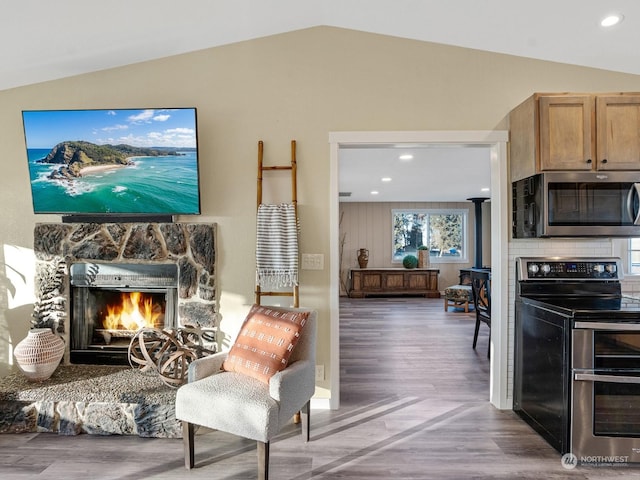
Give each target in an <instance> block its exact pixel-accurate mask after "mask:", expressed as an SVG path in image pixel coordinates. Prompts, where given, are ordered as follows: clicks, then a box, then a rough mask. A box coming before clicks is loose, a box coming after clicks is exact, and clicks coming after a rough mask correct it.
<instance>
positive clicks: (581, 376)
mask: <svg viewBox="0 0 640 480" xmlns="http://www.w3.org/2000/svg"><path fill="white" fill-rule="evenodd" d="M573 378H574V380H576V381H582V382H606V383H640V377H626V376H622V375H603V374H599V373H574V375H573Z"/></svg>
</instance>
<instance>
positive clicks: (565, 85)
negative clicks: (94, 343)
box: [0, 27, 640, 396]
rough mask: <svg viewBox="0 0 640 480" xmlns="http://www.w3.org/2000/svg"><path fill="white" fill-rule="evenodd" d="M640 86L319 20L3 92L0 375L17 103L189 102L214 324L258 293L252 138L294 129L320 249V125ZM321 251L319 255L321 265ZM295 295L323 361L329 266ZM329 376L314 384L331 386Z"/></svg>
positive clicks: (14, 317)
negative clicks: (214, 267)
mask: <svg viewBox="0 0 640 480" xmlns="http://www.w3.org/2000/svg"><path fill="white" fill-rule="evenodd" d="M629 90H635V91H638V90H640V77H639V76H634V75H624V74H617V73H612V72H606V71H600V70H594V69H587V68H580V67H574V66H568V65H562V64H555V63H550V62H542V61H534V60H528V59H524V58H517V57H511V56H506V55H498V54H492V53H486V52H480V51H476V50H470V49H463V48H456V47H448V46H442V45H437V44H431V43H424V42H419V41H413V40H405V39H400V38H393V37H385V36H379V35H374V34H367V33H361V32H355V31H349V30H342V29H337V28H328V27H317V28H311V29H308V30H302V31H297V32H292V33H287V34H282V35H276V36H272V37H267V38H262V39H256V40H252V41H248V42H243V43H238V44H234V45H228V46H223V47H219V48H212V49H208V50H203V51H199V52H195V53H191V54H185V55H179V56H175V57H168V58H164V59H160V60H157V61H151V62H145V63H140V64H135V65H130V66H127V67H122V68H116V69H111V70H106V71H100V72H96V73H93V74H87V75H81V76H77V77H73V78H67V79H62V80H57V81H51V82H46V83H42V84H38V85H32V86H27V87H22V88H16V89H11V90H5V91H1V92H0V146H1V148H2V157H3V158H2V159H3V162H2V175H1V176H0V200H1V203H0V204H1V205H2V227H3V228H2V230H1V231H0V236H1V238H0V240H1V242H2V246H3V249H2V250H1V251H2V255H3V258H2V260H3V261H4V262H5V264H6V268H5V276H4V277H3V278H2V280H3V283H2V285H3V286H4V287H5V288H3V289H2V291H1V292H0V374H1V373H4V372H6V371H8V368H9V366H10V363H11V353H10V352H11V347H12V345H13V344H15V343H17V342H18V341H19V340H20V339H21V338H22V337H23V336H24V335H25V334H26V329H27V328H28V320H29V318H28V317H29V314H30V308H31V305H30V303H29V302H30V301H32V288H33V287H32V280H31V278H32V275H33V265H32V263H33V262H31V261H29V252H30V250H31V248H32V245H33V238H32V232H33V227H34V224H35V222H36V221H47V222H48V221H57V220H58V219H59V218H58V217H55V216H42V217H36V216H34V215H33V213H32V209H31V199H30V195H29V191H28V188H29V179H28V172H27V167H26V157H25V147H24V139H23V132H22V123H21V110H23V109H47V108H50V109H63V108H116V107H122V108H142V107H154V106H156V107H168V106H195V107H197V108H198V130H199V139H200V148H201V150H200V158H201V175H202V207H203V209H202V215H201V216H200V217H195V218H183V219H180V220H185V221H201V222H216V223H218V225H219V229H218V255H219V257H218V266H219V271H218V272H219V277H218V285H219V290H220V291H221V296H220V309H221V314H222V330H223V331H224V333H225V335H226V336H227V338H228V339H231V338H233V337H234V336H235V333H236V331H237V329H238V326H239V322H240V320H241V318H242V316H243V315H244V313H245V312H246V310H247V308H248V306H249V305H250V304H251V303H252V302H253V293H252V292H253V284H254V249H255V199H256V197H255V189H256V184H255V179H256V151H257V141H258V140H259V139H262V140H264V141H265V146H266V158H267V160H270V161H277V162H283V161H284V162H287V161H288V159H289V142H290V140H291V139H296V140H297V142H298V165H299V177H298V186H299V206H300V223H301V228H302V234H301V251H302V252H305V253H324V254H325V255H328V253H329V225H328V223H329V212H328V200H329V198H328V195H329V162H328V159H329V148H328V133H329V132H331V131H344V130H372V131H384V130H492V129H495V128H498V129H505V128H506V120H505V119H506V115H507V113H508V111H509V110H510V109H511V108H513V107H514V106H515V105H517V104H519V103H520V102H521V101H522V100H524V99H525V98H526V97H528V96H529V95H530V94H531V93H532V92H535V91H629ZM326 263H327V262H325V264H326ZM300 280H301V289H300V292H301V304H303V305H305V306H309V307H314V308H317V309H318V310H319V313H320V321H319V344H318V361H319V363H323V364H325V366H326V371H327V372H329V371H330V365H329V349H330V345H329V343H330V335H329V321H330V319H329V313H328V304H329V301H328V300H329V299H328V296H329V293H328V292H329V284H330V279H329V275H328V270H327V269H325V270H323V271H302V272H301V277H300ZM328 385H329V379H328V378H327V380H326V381H325V382H320V383H319V387H320V390H319V395H320V396H323V395H324V396H327V395H329V392H328V390H327V388H328Z"/></svg>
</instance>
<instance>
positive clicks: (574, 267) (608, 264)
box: [516, 257, 622, 281]
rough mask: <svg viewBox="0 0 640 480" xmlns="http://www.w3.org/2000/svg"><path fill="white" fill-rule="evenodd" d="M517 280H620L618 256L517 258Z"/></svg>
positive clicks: (620, 272) (620, 267)
mask: <svg viewBox="0 0 640 480" xmlns="http://www.w3.org/2000/svg"><path fill="white" fill-rule="evenodd" d="M516 262H517V271H518V281H526V280H600V281H602V280H620V279H621V278H622V265H621V261H620V259H619V258H561V257H551V258H549V257H528V258H524V257H521V258H517V259H516Z"/></svg>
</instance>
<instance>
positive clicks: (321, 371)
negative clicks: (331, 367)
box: [316, 365, 324, 381]
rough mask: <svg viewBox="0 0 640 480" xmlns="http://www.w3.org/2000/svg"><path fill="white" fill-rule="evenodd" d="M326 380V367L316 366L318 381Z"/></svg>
mask: <svg viewBox="0 0 640 480" xmlns="http://www.w3.org/2000/svg"><path fill="white" fill-rule="evenodd" d="M322 380H324V365H316V381H322Z"/></svg>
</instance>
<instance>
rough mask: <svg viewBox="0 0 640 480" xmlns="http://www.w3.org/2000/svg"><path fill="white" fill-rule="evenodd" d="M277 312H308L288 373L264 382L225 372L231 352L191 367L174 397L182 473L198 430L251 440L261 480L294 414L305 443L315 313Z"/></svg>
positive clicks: (189, 460)
mask: <svg viewBox="0 0 640 480" xmlns="http://www.w3.org/2000/svg"><path fill="white" fill-rule="evenodd" d="M278 309H279V310H281V311H285V312H287V311H288V312H301V313H304V312H308V316H307V317H306V321H305V323H304V328H302V329H301V331H300V335H299V338H298V340H297V343H296V344H295V346H294V348H293V349H292V350H291V355H290V357H289V359H288V363H287V364H286V368H284V369H283V370H280V371H277V372H276V373H274V374H273V375H272V376H271V377H270V378H268V380H267V381H265V380H264V379H259V378H254V377H253V376H250V375H247V374H245V373H241V372H238V371H227V370H228V369H227V370H223V369H222V368H223V364H225V360H226V359H227V358H230V355H229V352H220V353H217V354H214V355H210V356H208V357H204V358H201V359H198V360H195V361H194V362H192V363H191V364H190V365H189V373H188V383H186V384H184V385H182V386H181V387H180V388H179V389H178V391H177V394H176V418H177V419H178V420H181V421H182V432H183V443H184V452H185V467H186V468H188V469H191V468H193V466H194V459H195V456H194V433H195V426H196V425H201V426H204V427H207V428H210V429H214V430H220V431H224V432H228V433H231V434H234V435H238V436H240V437H244V438H249V439H252V440H255V441H256V442H257V450H258V478H259V479H260V480H268V478H269V444H270V441H271V440H272V439H273V438H274V437H275V436H276V435H277V434H278V432H279V431H280V430H281V429H282V428H283V427H284V426H285V425H286V424H287V423H289V422H291V421H292V419H293V417H294V416H296V415H297V414H298V413H300V414H301V415H300V419H301V422H300V423H301V426H302V435H303V439H304V441H305V442H306V441H308V440H309V433H310V428H309V426H310V421H309V420H310V419H309V414H310V408H309V403H310V399H311V397H312V396H313V394H314V391H315V344H316V323H317V313H316V312H315V311H313V310H308V309H296V308H279V307H278ZM248 318H249V317H248ZM246 323H247V320H245V324H246ZM241 334H242V331H241ZM240 336H241V335H239V337H240ZM237 343H238V340H236V344H237ZM231 351H233V348H232V350H231ZM232 355H233V353H232ZM232 370H233V369H232Z"/></svg>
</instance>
